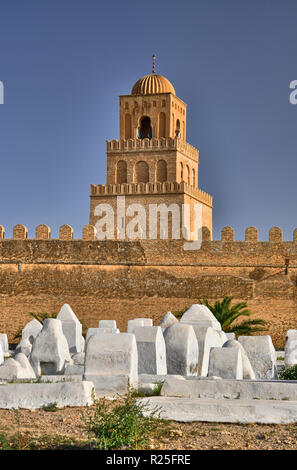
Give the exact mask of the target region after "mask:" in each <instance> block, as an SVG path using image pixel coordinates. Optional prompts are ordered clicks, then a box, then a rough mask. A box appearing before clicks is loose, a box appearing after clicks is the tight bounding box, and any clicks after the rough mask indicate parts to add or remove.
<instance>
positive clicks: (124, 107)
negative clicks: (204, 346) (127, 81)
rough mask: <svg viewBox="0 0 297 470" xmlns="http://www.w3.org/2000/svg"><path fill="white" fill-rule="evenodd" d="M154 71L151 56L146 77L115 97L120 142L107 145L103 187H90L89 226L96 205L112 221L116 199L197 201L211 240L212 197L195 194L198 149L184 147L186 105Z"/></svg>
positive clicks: (130, 201) (94, 218)
mask: <svg viewBox="0 0 297 470" xmlns="http://www.w3.org/2000/svg"><path fill="white" fill-rule="evenodd" d="M155 68H156V66H155V56H153V70H152V73H151V74H149V75H146V76H144V77H142V78H140V79H139V80H138V81H137V82H136V83H135V85H134V86H133V88H132V92H131V94H130V95H122V96H120V140H111V141H107V184H106V185H101V184H99V185H97V186H95V185H91V207H90V224H92V225H96V223H97V222H98V220H99V219H100V217H98V216H97V215H95V213H96V211H95V209H96V207H97V206H98V204H106V203H108V204H110V205H111V206H112V207H113V210H114V212H115V217H116V211H117V201H116V199H117V196H125V197H126V205H129V204H133V203H138V204H142V205H143V206H144V207H146V206H148V205H149V204H162V203H163V204H166V205H170V204H172V203H175V204H178V205H179V206H180V207H181V206H182V204H185V203H188V204H191V205H192V204H195V203H198V202H199V203H201V205H202V225H203V226H206V227H208V229H209V231H210V236H211V234H212V197H211V196H210V195H209V194H207V193H205V192H204V191H202V190H200V189H198V164H199V159H198V150H197V149H195V148H194V147H192V146H191V145H190V144H188V143H187V142H186V129H187V105H186V103H184V102H183V101H182V100H181V99H180V98H178V97H177V96H176V93H175V89H174V87H173V85H172V84H171V83H170V82H169V80H167V78H165V77H163V76H162V75H158V74H156V71H155ZM128 222H129V217H126V218H125V222H123V223H125V224H127V223H128ZM121 237H122V235H121ZM114 238H115V239H116V238H118V232H117V230H116V227H115V231H114ZM144 238H148V236H146V237H144Z"/></svg>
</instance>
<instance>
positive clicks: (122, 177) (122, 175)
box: [116, 160, 127, 184]
mask: <svg viewBox="0 0 297 470" xmlns="http://www.w3.org/2000/svg"><path fill="white" fill-rule="evenodd" d="M116 182H117V183H119V184H121V183H127V163H126V162H125V161H124V160H120V161H118V163H117V168H116Z"/></svg>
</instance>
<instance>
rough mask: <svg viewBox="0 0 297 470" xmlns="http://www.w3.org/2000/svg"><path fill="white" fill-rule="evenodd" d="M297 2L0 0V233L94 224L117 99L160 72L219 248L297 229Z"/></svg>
mask: <svg viewBox="0 0 297 470" xmlns="http://www.w3.org/2000/svg"><path fill="white" fill-rule="evenodd" d="M296 44H297V2H296V1H295V0H283V1H277V0H249V1H248V0H245V1H243V0H185V1H184V2H180V1H176V0H170V1H168V0H162V1H155V0H152V1H149V2H139V1H138V2H136V1H134V0H132V1H129V0H128V1H126V2H123V1H114V0H110V1H109V2H105V1H99V0H42V1H41V0H26V1H23V0H0V80H1V81H2V82H3V83H4V87H5V103H4V105H0V159H1V160H0V162H1V169H0V224H2V225H4V226H5V228H6V236H7V237H9V236H11V233H12V227H13V226H14V225H15V224H17V223H23V224H25V225H27V227H28V229H29V237H34V232H35V227H36V226H37V225H38V224H40V223H46V224H48V225H49V226H50V227H51V228H52V235H53V236H57V233H58V228H59V226H60V225H62V224H64V223H68V224H70V225H72V226H73V228H74V232H75V237H76V238H79V237H80V236H81V228H82V226H83V225H85V224H87V223H88V217H89V188H90V183H93V184H98V183H105V179H106V155H105V151H106V148H105V140H106V139H113V138H118V134H119V129H118V96H119V95H120V94H128V93H130V90H131V88H132V86H133V84H134V83H135V82H136V81H137V79H138V78H140V77H141V76H143V75H145V74H147V73H150V72H151V56H152V54H153V53H155V54H156V55H157V72H158V73H160V74H162V75H164V76H166V77H167V78H168V79H169V80H170V81H171V82H172V83H173V85H174V87H175V90H176V93H177V95H178V96H179V97H180V98H181V99H182V100H183V101H185V102H186V103H187V104H188V121H187V140H188V141H189V143H191V144H192V145H194V146H195V147H197V148H198V149H199V151H200V166H199V186H200V187H201V189H203V190H205V191H207V192H209V193H210V194H212V195H213V198H214V211H213V222H214V239H217V238H218V237H219V236H220V231H221V229H222V228H223V227H224V226H225V225H231V226H233V227H234V229H235V238H236V239H243V237H244V231H245V228H246V227H248V226H250V225H253V226H256V227H258V229H259V233H260V239H262V240H267V238H268V231H269V228H270V227H272V226H274V225H278V226H280V227H281V228H282V230H283V232H284V238H285V239H286V240H291V239H292V232H293V229H294V228H295V227H297V209H296V200H297V184H296V175H297V105H296V106H294V105H292V104H290V102H289V94H290V90H289V83H290V82H291V80H295V79H297V55H296Z"/></svg>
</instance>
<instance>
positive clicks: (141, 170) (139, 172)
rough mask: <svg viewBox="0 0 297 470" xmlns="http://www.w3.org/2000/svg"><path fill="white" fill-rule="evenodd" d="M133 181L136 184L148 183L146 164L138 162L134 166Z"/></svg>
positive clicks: (147, 167)
mask: <svg viewBox="0 0 297 470" xmlns="http://www.w3.org/2000/svg"><path fill="white" fill-rule="evenodd" d="M135 179H136V183H148V182H149V179H150V178H149V166H148V164H147V163H146V162H143V161H140V162H137V163H136V165H135Z"/></svg>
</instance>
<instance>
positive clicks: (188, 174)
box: [186, 165, 191, 184]
mask: <svg viewBox="0 0 297 470" xmlns="http://www.w3.org/2000/svg"><path fill="white" fill-rule="evenodd" d="M186 178H187V183H188V184H191V181H190V168H189V166H188V165H187V166H186Z"/></svg>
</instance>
